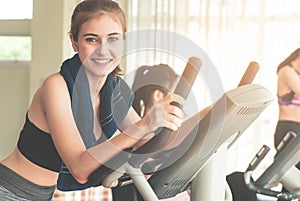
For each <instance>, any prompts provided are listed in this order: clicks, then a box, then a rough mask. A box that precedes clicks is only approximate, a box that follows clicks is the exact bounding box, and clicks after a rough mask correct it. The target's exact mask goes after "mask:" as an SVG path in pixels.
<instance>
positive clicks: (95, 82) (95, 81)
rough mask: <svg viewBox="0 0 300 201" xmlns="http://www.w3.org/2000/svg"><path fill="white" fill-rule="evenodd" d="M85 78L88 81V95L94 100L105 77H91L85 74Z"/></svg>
mask: <svg viewBox="0 0 300 201" xmlns="http://www.w3.org/2000/svg"><path fill="white" fill-rule="evenodd" d="M87 78H88V81H89V87H90V94H91V98H92V99H95V98H97V97H98V96H99V93H100V91H101V89H102V87H103V85H104V83H105V81H106V79H107V75H105V76H100V77H99V76H92V75H91V74H89V73H88V72H87Z"/></svg>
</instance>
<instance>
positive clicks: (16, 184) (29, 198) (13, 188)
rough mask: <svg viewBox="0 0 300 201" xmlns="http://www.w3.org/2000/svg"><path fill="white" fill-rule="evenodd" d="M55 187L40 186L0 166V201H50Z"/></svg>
mask: <svg viewBox="0 0 300 201" xmlns="http://www.w3.org/2000/svg"><path fill="white" fill-rule="evenodd" d="M54 190H55V186H40V185H37V184H34V183H32V182H30V181H28V180H26V179H25V178H23V177H21V176H20V175H18V174H17V173H15V172H14V171H12V170H10V169H9V168H7V167H6V166H4V165H2V164H0V200H1V201H2V200H3V201H4V200H5V201H51V200H53V194H54Z"/></svg>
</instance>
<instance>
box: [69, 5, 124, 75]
mask: <svg viewBox="0 0 300 201" xmlns="http://www.w3.org/2000/svg"><path fill="white" fill-rule="evenodd" d="M104 14H109V15H110V16H111V17H113V18H114V20H116V21H117V22H119V23H120V24H121V25H122V27H123V33H124V36H125V32H126V21H125V14H124V12H123V10H122V9H121V8H120V6H119V4H118V3H116V2H114V1H112V0H84V1H82V2H80V3H79V4H78V5H77V6H76V8H75V9H74V11H73V15H72V18H71V30H70V34H72V37H73V39H74V41H77V40H78V34H79V31H80V29H81V27H82V25H83V24H84V23H85V22H87V21H89V20H91V19H93V18H95V17H98V16H100V15H104ZM120 72H121V69H120V67H119V66H117V67H116V69H115V70H114V73H116V74H120Z"/></svg>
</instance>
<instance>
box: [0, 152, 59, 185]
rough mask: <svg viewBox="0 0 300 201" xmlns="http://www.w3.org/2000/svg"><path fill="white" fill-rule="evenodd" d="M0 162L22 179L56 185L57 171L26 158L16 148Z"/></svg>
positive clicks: (38, 183) (39, 183)
mask: <svg viewBox="0 0 300 201" xmlns="http://www.w3.org/2000/svg"><path fill="white" fill-rule="evenodd" d="M1 164H2V165H4V166H6V167H7V168H9V169H10V170H12V171H13V172H15V173H17V174H18V175H20V176H22V177H23V178H24V179H26V180H28V181H29V182H32V183H34V184H37V185H40V186H53V185H56V182H57V178H58V173H57V172H54V171H51V170H48V169H45V168H43V167H40V166H38V165H36V164H34V163H32V162H31V161H29V160H28V159H27V158H25V157H24V156H23V155H22V153H20V151H19V150H18V149H17V148H16V149H15V150H14V151H13V152H12V153H11V154H10V155H9V156H8V157H7V158H5V159H4V160H3V161H1Z"/></svg>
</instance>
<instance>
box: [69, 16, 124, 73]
mask: <svg viewBox="0 0 300 201" xmlns="http://www.w3.org/2000/svg"><path fill="white" fill-rule="evenodd" d="M123 34H124V33H123V29H122V25H121V24H120V23H118V22H117V21H116V20H114V19H113V18H112V17H111V16H110V15H109V14H104V15H101V16H99V17H96V18H93V19H91V20H89V21H87V22H85V23H84V24H83V25H82V27H81V29H80V31H79V34H78V41H74V40H73V39H72V38H71V40H72V45H73V47H74V49H76V50H77V51H78V54H79V57H80V60H81V62H82V63H83V64H84V66H85V68H86V70H87V73H88V74H91V75H93V76H98V77H99V76H107V75H108V74H109V73H111V72H112V71H113V70H114V69H115V68H116V66H117V65H118V64H119V63H120V59H121V55H122V52H123V48H124V39H123V38H124V37H123Z"/></svg>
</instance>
